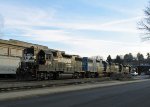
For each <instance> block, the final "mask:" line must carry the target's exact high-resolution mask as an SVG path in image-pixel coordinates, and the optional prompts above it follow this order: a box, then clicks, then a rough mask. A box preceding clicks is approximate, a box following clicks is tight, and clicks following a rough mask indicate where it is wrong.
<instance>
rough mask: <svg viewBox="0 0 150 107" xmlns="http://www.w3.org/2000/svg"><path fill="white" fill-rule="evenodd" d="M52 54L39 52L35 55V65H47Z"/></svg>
mask: <svg viewBox="0 0 150 107" xmlns="http://www.w3.org/2000/svg"><path fill="white" fill-rule="evenodd" d="M52 60H53V54H52V52H51V51H50V50H40V51H39V53H38V54H37V63H38V64H39V65H49V64H51V63H52Z"/></svg>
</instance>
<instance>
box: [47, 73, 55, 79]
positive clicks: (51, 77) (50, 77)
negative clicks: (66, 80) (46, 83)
mask: <svg viewBox="0 0 150 107" xmlns="http://www.w3.org/2000/svg"><path fill="white" fill-rule="evenodd" d="M48 79H49V80H52V79H54V73H52V72H50V73H49V77H48Z"/></svg>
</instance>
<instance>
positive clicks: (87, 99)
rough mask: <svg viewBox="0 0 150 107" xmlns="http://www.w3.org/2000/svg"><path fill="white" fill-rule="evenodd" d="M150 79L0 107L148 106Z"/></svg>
mask: <svg viewBox="0 0 150 107" xmlns="http://www.w3.org/2000/svg"><path fill="white" fill-rule="evenodd" d="M149 100H150V81H145V82H139V83H132V84H124V85H116V86H109V87H103V88H94V89H86V90H80V91H72V92H64V93H57V94H50V95H43V96H34V97H30V98H20V99H16V100H8V101H1V102H0V107H150V101H149Z"/></svg>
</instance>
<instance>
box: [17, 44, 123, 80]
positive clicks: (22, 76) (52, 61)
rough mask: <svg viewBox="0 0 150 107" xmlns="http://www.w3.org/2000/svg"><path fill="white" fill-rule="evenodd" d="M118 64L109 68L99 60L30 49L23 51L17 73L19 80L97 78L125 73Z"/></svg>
mask: <svg viewBox="0 0 150 107" xmlns="http://www.w3.org/2000/svg"><path fill="white" fill-rule="evenodd" d="M123 68H124V67H123V66H122V67H119V65H118V64H112V65H111V66H108V64H107V62H104V61H102V60H100V59H97V58H88V57H80V56H78V55H68V54H66V53H65V52H63V51H57V50H52V49H46V50H43V49H41V50H38V51H37V50H36V49H35V47H29V48H26V49H24V50H23V57H22V61H21V63H20V66H19V68H18V69H17V71H16V76H17V79H18V80H51V79H59V78H63V77H67V78H85V77H88V78H97V77H99V76H101V75H108V74H112V73H114V72H124V71H123V70H126V68H124V69H123Z"/></svg>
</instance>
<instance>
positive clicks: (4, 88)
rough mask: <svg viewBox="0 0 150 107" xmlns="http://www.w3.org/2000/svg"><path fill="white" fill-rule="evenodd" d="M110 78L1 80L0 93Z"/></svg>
mask: <svg viewBox="0 0 150 107" xmlns="http://www.w3.org/2000/svg"><path fill="white" fill-rule="evenodd" d="M106 80H110V78H108V77H105V78H84V79H67V80H51V81H27V82H24V81H22V82H16V81H12V82H11V81H9V82H8V81H3V82H1V81H0V84H1V85H0V93H2V92H12V91H19V90H29V89H36V88H44V87H57V86H66V85H77V84H84V83H92V82H93V83H94V82H100V81H106Z"/></svg>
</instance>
